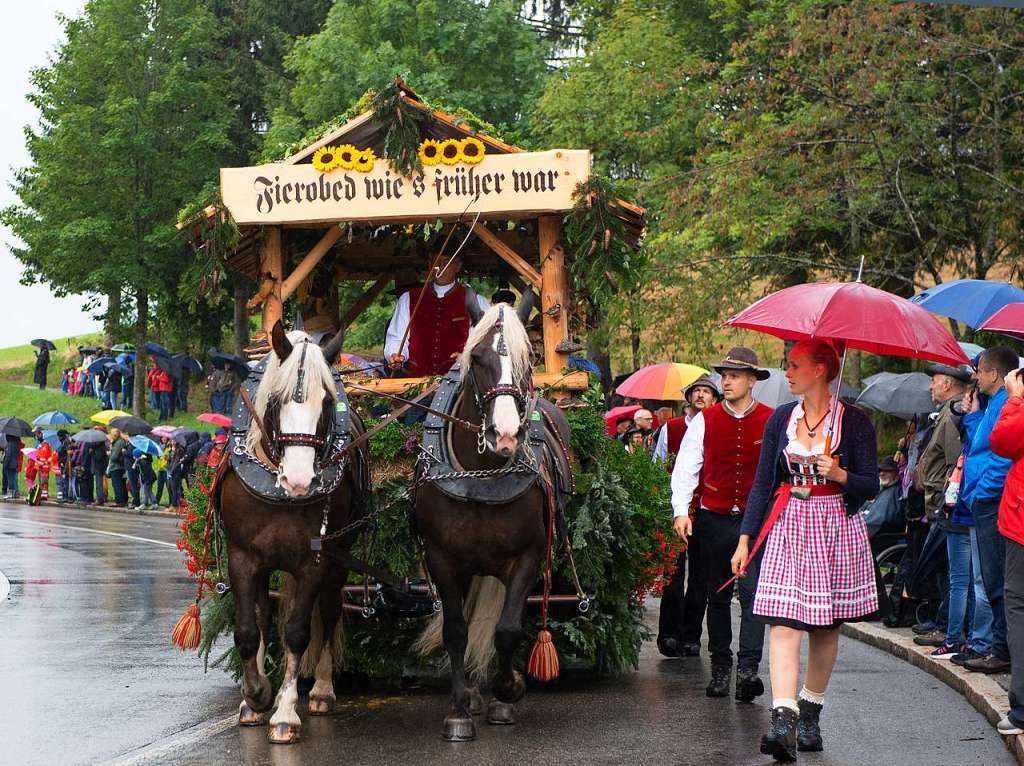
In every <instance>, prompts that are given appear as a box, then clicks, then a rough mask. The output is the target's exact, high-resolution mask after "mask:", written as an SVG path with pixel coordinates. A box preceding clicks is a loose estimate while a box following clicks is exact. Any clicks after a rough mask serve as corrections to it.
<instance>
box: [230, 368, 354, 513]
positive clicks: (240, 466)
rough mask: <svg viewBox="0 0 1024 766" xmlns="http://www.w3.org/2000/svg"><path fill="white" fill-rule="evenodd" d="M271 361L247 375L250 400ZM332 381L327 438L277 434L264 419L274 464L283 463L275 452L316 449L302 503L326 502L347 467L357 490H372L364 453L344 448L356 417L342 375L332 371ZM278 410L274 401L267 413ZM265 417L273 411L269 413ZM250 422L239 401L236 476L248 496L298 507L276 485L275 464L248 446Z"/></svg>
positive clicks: (234, 430) (233, 442)
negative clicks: (308, 488)
mask: <svg viewBox="0 0 1024 766" xmlns="http://www.w3.org/2000/svg"><path fill="white" fill-rule="evenodd" d="M268 358H269V355H268V356H267V357H264V358H263V359H261V360H260V362H259V364H257V365H255V366H254V367H253V369H252V372H251V373H250V375H249V377H248V378H247V379H246V381H245V382H244V383H243V384H242V385H243V386H244V387H245V390H246V392H247V393H248V394H249V398H250V399H252V400H255V396H256V390H257V389H258V388H259V385H260V381H261V380H263V374H264V373H265V372H266V369H267V359H268ZM332 377H333V379H334V390H335V394H336V395H337V400H336V401H333V400H331V399H330V398H329V397H328V398H326V399H325V415H324V419H327V418H328V417H329V424H328V427H327V428H326V431H325V434H324V435H323V436H318V435H315V434H312V435H311V434H282V433H279V432H276V431H275V427H274V426H272V425H270V421H272V420H275V419H276V418H274V417H267V416H266V415H265V417H264V423H265V425H266V426H267V428H268V429H269V430H270V431H271V433H270V434H268V436H269V438H270V441H271V442H272V443H271V444H270V445H269V451H268V447H267V446H264V451H267V452H268V454H267V455H266V457H267V458H268V459H269V460H271V461H275V462H276V461H277V460H279V456H278V455H277V454H276V453H277V452H278V451H283V449H284V448H285V447H288V446H306V447H313V448H314V449H315V450H316V451H317V453H316V471H315V476H314V479H313V486H312V487H311V488H310V492H309V494H308V495H307V496H305V497H303V498H302V502H303V503H310V502H316V501H319V500H323V498H324V497H325V496H326V495H329V494H330V493H331V492H333V491H334V490H335V489H337V487H338V485H339V484H340V483H341V481H342V480H343V479H344V477H345V473H346V471H348V470H349V468H351V469H352V475H353V478H354V479H355V482H356V487H357V489H358V490H360V491H363V490H365V488H366V487H368V486H369V467H368V466H367V464H366V460H365V457H364V453H363V450H360V449H353V450H349V451H348V452H347V453H345V450H346V447H348V445H349V444H351V442H352V417H353V415H352V411H351V407H350V405H349V400H348V396H347V395H346V393H345V385H344V382H343V381H342V379H341V375H340V374H339V373H338V372H332ZM301 383H302V381H301V380H300V381H298V384H297V386H296V390H302V389H301ZM299 401H301V399H300V400H299ZM274 406H275V405H274V404H273V403H271V404H269V405H268V407H267V409H268V411H269V410H271V409H273V407H274ZM328 407H331V408H333V413H327V411H326V410H327V408H328ZM267 414H270V413H269V412H268V413H267ZM251 422H252V417H251V415H250V413H249V410H248V408H247V407H246V405H245V402H244V401H242V399H241V397H239V400H238V401H237V403H236V404H235V411H234V413H233V422H232V425H231V434H230V436H229V440H228V441H229V444H230V455H231V457H230V466H231V469H232V470H233V471H234V472H235V473H236V474H237V475H238V478H239V479H240V480H241V482H242V485H243V486H244V487H245V489H246V490H247V491H248V492H249V493H250V494H252V495H255V496H256V497H258V498H260V499H261V500H265V501H268V502H272V503H288V504H295V499H294V498H292V497H290V496H289V495H288V493H287V492H286V491H285V490H284V489H282V488H281V487H279V486H277V473H278V470H277V466H276V465H271V464H270V463H267V462H264V461H263V460H261V459H260V458H259V457H258V456H256V455H253V454H252V453H250V452H249V451H248V449H247V448H246V444H245V443H246V434H247V433H248V432H249V428H250V425H251ZM322 422H323V421H322ZM271 453H275V454H271ZM343 453H345V454H343Z"/></svg>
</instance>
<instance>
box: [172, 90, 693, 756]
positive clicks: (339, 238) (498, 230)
mask: <svg viewBox="0 0 1024 766" xmlns="http://www.w3.org/2000/svg"><path fill="white" fill-rule="evenodd" d="M608 188H609V187H608V184H607V183H606V182H604V181H603V180H602V179H599V178H595V177H592V176H591V168H590V156H589V152H587V151H585V150H569V149H555V150H550V151H544V152H526V151H522V150H520V149H518V148H516V147H514V146H510V145H508V144H506V143H504V142H502V141H501V140H499V139H497V138H495V137H493V136H491V135H488V134H486V133H484V132H482V131H481V130H479V129H478V126H477V125H476V124H475V123H474V122H473V120H472V118H468V117H465V116H463V117H457V116H452V115H449V114H446V113H444V112H441V111H439V110H436V109H434V108H432V107H430V106H429V105H427V104H426V103H425V102H424V101H423V100H422V99H421V98H420V97H419V96H417V95H416V94H415V93H414V92H413V91H412V90H411V89H410V88H409V87H408V86H406V85H405V84H404V83H402V82H401V81H399V80H396V81H395V82H394V83H392V84H391V85H390V86H389V87H388V88H386V89H384V90H382V91H381V92H380V93H376V94H368V96H367V97H365V98H364V100H363V101H362V102H361V103H360V105H358V107H357V108H356V109H355V110H354V113H353V114H352V115H349V116H347V118H346V119H344V120H342V121H341V124H339V125H338V126H337V127H335V128H332V129H328V130H326V131H325V132H324V133H323V134H322V135H320V137H318V138H317V139H316V140H314V141H312V142H311V143H308V145H304V146H302V147H301V148H300V149H298V151H296V152H295V153H293V154H292V155H291V156H289V157H288V158H287V159H286V160H284V161H283V162H280V163H268V164H264V165H258V166H254V167H248V168H224V169H222V171H221V185H220V194H219V196H218V198H217V199H216V200H214V201H212V202H211V204H210V205H209V206H206V207H204V208H203V209H201V210H200V211H198V212H196V211H190V212H189V214H188V215H186V216H184V218H183V229H184V230H185V231H186V232H187V233H188V234H189V235H190V236H191V237H192V240H193V242H194V244H195V245H196V247H198V248H202V249H204V250H205V252H206V253H207V255H208V256H210V260H211V262H213V263H214V264H215V265H216V267H217V268H227V269H230V270H234V271H237V272H240V273H241V274H244V275H246V276H248V277H249V278H251V279H252V280H253V282H254V283H255V284H256V290H255V294H254V295H253V297H252V300H251V301H250V302H249V306H250V308H251V309H253V310H259V311H260V312H261V316H262V321H261V330H260V331H259V332H258V333H257V334H256V335H255V337H254V338H253V344H252V345H251V347H250V348H248V349H247V351H248V353H249V355H250V358H251V359H252V360H253V361H252V362H251V363H250V366H251V368H252V369H251V373H250V375H249V377H248V379H247V380H246V381H245V382H244V383H243V386H242V392H241V393H242V395H241V396H240V397H239V398H238V403H237V405H236V410H235V412H234V418H233V426H232V429H231V434H230V437H229V441H228V448H227V449H226V450H225V455H224V458H223V460H222V461H221V463H220V464H219V465H217V466H215V467H211V469H210V471H209V473H203V474H201V475H200V477H199V479H200V480H199V481H197V482H194V486H193V488H192V489H191V490H190V491H189V492H188V493H187V508H186V509H185V514H186V515H185V518H184V520H183V522H182V540H181V547H182V549H183V550H184V551H185V552H186V555H187V562H188V566H189V569H190V571H191V572H193V574H195V576H196V578H197V581H198V590H199V592H198V596H197V600H196V605H195V606H193V607H192V608H191V609H190V611H189V613H188V614H187V615H186V617H184V618H183V619H182V621H180V622H179V625H178V626H177V627H176V629H175V636H174V637H175V639H176V642H177V643H178V644H179V645H181V646H183V647H193V648H194V647H196V646H198V647H199V648H200V653H201V654H202V655H203V656H204V657H205V658H206V660H207V661H212V662H213V663H214V664H220V663H223V664H225V665H226V666H227V667H228V668H229V669H231V670H232V671H233V672H234V673H235V674H236V675H238V676H239V677H240V678H241V685H242V694H243V702H242V706H241V709H240V722H241V723H243V724H253V725H255V724H264V723H267V722H269V723H270V738H271V741H274V742H293V741H295V740H296V739H297V738H298V736H299V731H300V725H301V724H300V720H299V717H298V715H297V713H296V705H297V704H298V679H299V677H300V676H303V675H304V676H307V677H312V678H314V685H313V687H312V690H311V691H310V695H309V711H310V712H311V713H319V714H323V713H329V712H331V711H332V710H333V706H334V701H335V694H334V690H333V677H334V675H335V674H336V672H337V671H339V670H341V669H347V670H349V671H353V672H360V673H366V674H369V675H373V676H384V677H390V678H396V677H399V676H410V675H420V674H427V673H436V672H440V671H442V670H443V669H444V668H445V666H447V668H448V669H449V670H450V672H451V677H452V689H453V694H452V706H451V710H450V711H449V714H448V716H447V717H446V718H445V724H444V736H445V737H446V738H448V739H450V740H456V741H457V740H464V739H471V738H472V737H473V736H474V734H475V725H474V722H473V717H472V715H473V714H474V713H476V712H480V711H481V710H482V699H481V698H480V689H481V683H482V684H483V687H482V688H483V689H484V690H485V691H486V690H488V689H489V690H490V691H491V692H493V695H494V698H493V699H492V700H491V702H490V704H489V705H488V706H487V719H488V720H489V721H490V722H491V723H496V724H509V723H513V722H514V720H515V718H514V705H515V703H516V702H517V701H518V700H519V699H520V698H521V697H522V696H523V693H524V691H525V688H526V684H525V679H524V677H523V675H522V674H521V673H520V672H519V670H517V667H519V666H520V665H521V664H522V663H524V662H525V663H526V665H527V667H528V669H529V671H530V674H531V675H533V676H534V677H536V678H538V679H539V680H540V681H552V680H554V679H555V678H557V677H558V674H559V659H558V657H559V655H561V658H562V659H561V664H562V666H565V665H566V664H567V663H568V664H571V665H572V666H574V667H580V668H585V669H587V670H588V671H590V672H620V671H624V670H627V669H629V668H630V667H633V666H635V664H636V661H637V657H638V651H639V645H640V642H641V640H642V639H643V637H644V636H645V629H644V627H643V621H642V603H643V598H644V595H645V594H646V593H647V592H648V591H649V590H650V589H651V588H652V587H655V588H656V587H657V584H658V582H659V580H660V578H662V577H664V576H665V575H667V574H668V572H669V570H670V568H671V566H672V562H673V560H674V556H675V551H674V550H673V547H672V546H671V544H669V543H668V542H667V541H666V538H665V536H664V534H663V532H662V529H663V528H664V527H665V526H667V523H668V519H669V516H670V513H669V512H668V505H667V489H666V475H665V472H664V469H663V468H660V467H658V466H655V465H652V464H651V463H650V462H649V460H648V459H647V458H646V457H645V456H643V455H629V454H627V453H626V452H625V451H624V450H622V449H621V447H619V445H617V444H616V443H614V442H612V441H610V440H608V439H606V438H605V436H604V433H603V430H604V425H603V422H602V420H601V417H600V412H599V410H598V409H596V407H595V405H597V404H598V403H599V402H600V392H599V390H598V387H597V381H596V379H594V378H591V377H588V374H587V373H586V372H584V371H581V370H579V369H575V368H574V367H573V366H572V365H573V362H572V361H571V358H570V355H571V354H572V353H573V352H574V350H578V344H576V343H574V342H573V340H572V337H571V334H570V333H571V332H572V331H574V330H576V331H579V330H580V328H584V327H586V324H587V316H586V308H585V306H586V305H587V304H588V301H587V300H584V299H583V298H586V296H581V295H579V290H578V289H574V285H572V284H571V282H572V275H573V274H574V273H578V271H579V269H580V268H581V266H586V267H587V268H590V269H591V270H592V269H593V266H594V264H595V263H596V264H601V265H602V267H603V268H605V271H607V272H608V273H607V278H608V279H609V280H613V281H614V279H615V274H614V271H615V268H616V263H615V253H622V252H628V251H630V250H631V249H633V248H635V247H636V246H637V245H638V242H639V239H640V237H641V236H642V232H643V211H642V210H641V209H640V208H637V207H635V206H633V205H631V204H629V203H626V202H624V201H622V200H619V199H614V198H612V197H610V196H609V195H608V193H607V190H608ZM567 233H571V234H572V236H570V237H567V236H566V234H567ZM567 239H568V240H569V241H568V242H567V241H566V240H567ZM587 259H591V260H592V261H593V263H590V262H588V260H587ZM601 259H604V260H601ZM456 260H457V261H458V262H459V263H461V265H462V276H464V277H465V278H466V279H467V281H468V282H471V283H472V284H473V285H474V287H472V288H470V287H468V286H467V287H466V288H465V290H464V291H463V292H459V293H458V294H457V295H458V296H459V297H458V299H457V301H456V303H457V305H456V307H455V310H454V314H452V315H451V316H446V315H442V314H431V315H429V316H428V315H426V314H423V313H420V312H424V311H437V310H438V309H437V305H439V304H437V305H435V304H431V303H430V299H429V298H428V300H427V301H426V302H424V301H423V296H424V295H429V293H428V288H431V287H432V284H433V283H434V282H435V281H436V282H438V284H440V278H441V276H440V275H443V274H448V273H450V271H449V270H450V268H451V265H452V263H453V262H456ZM602 278H603V276H602ZM347 284H348V285H352V284H357V285H358V286H359V287H358V293H357V294H356V293H353V291H352V289H351V287H346V285H347ZM388 290H392V291H393V292H394V294H395V295H398V296H403V298H404V300H405V309H404V310H405V311H406V312H407V315H408V316H406V317H404V323H405V330H404V332H401V333H399V334H400V335H401V336H402V337H401V338H400V339H399V342H398V343H397V345H395V348H396V349H397V352H396V353H393V354H384V355H382V358H381V359H380V360H379V361H378V360H377V359H376V358H373V359H371V360H369V361H368V360H366V359H363V358H362V357H352V356H346V355H344V354H343V353H342V345H343V342H344V339H345V337H346V331H347V330H349V329H350V328H352V327H355V326H358V323H359V321H360V317H361V315H362V314H363V313H364V312H366V311H367V310H368V309H369V308H370V307H371V306H373V305H378V306H379V305H380V304H381V303H382V296H385V295H386V294H385V291H388ZM339 291H340V292H342V293H345V294H347V295H348V296H349V299H350V303H349V305H347V306H344V307H342V300H341V297H340V296H339ZM483 293H493V294H490V295H489V298H490V300H489V299H488V298H487V297H484V298H479V297H478V296H480V295H481V294H483ZM517 293H518V295H517ZM463 296H465V297H463ZM401 300H402V298H400V304H401ZM463 307H464V308H463ZM535 311H536V314H534V312H535ZM286 313H287V314H288V315H289V317H294V321H292V322H287V324H294V327H295V329H293V330H292V331H290V332H288V331H286V330H285V327H284V325H285V324H286V322H285V316H286ZM396 316H398V311H396ZM417 316H419V323H418V324H417ZM424 317H426V319H424ZM463 318H465V320H466V321H465V323H464V326H461V325H460V326H457V328H456V330H457V331H456V330H452V329H451V328H450V327H449V326H448V324H447V323H448V322H451V323H453V324H454V323H458V322H460V321H462V320H463ZM395 321H396V320H395V319H394V318H393V319H392V325H394V323H395ZM442 325H443V326H442ZM414 328H419V329H414ZM431 328H434V329H433V330H432V329H431ZM431 332H433V333H434V334H433V335H431ZM417 333H419V335H418V336H417ZM442 333H444V334H445V337H446V338H447V337H448V336H450V335H453V334H454V337H455V339H456V341H455V342H456V345H454V346H452V345H451V343H452V341H451V339H450V338H448V342H449V346H445V347H444V351H445V353H444V354H443V355H441V356H440V357H439V356H438V355H437V353H436V344H435V347H434V357H431V356H430V342H431V338H435V340H436V337H440V336H441V334H442ZM410 336H411V337H410ZM321 337H322V340H321V341H320V342H317V340H318V338H321ZM424 338H426V340H424ZM381 340H383V339H381ZM389 342H390V341H389ZM417 348H418V349H419V350H417ZM424 348H427V352H424V351H423V349H424ZM451 349H454V352H453V353H451V354H448V353H447V352H448V351H449V350H451ZM367 356H375V355H369V354H368V355H367ZM424 359H427V360H429V361H431V364H427V363H426V362H425V361H424ZM353 360H358V361H357V362H354V361H353ZM439 365H440V366H439ZM275 601H276V602H277V607H278V609H276V610H275V609H274V608H272V605H273V604H274V602H275ZM275 612H276V613H277V614H278V615H279V618H275ZM343 614H348V615H349V617H350V619H348V620H346V621H345V622H346V623H347V625H346V630H345V632H344V635H345V638H344V641H343V642H342V640H341V636H342V631H341V625H342V622H343V620H342V615H343ZM200 615H201V620H202V631H201V635H200V630H199V620H200ZM274 623H277V626H278V627H277V628H275V627H274ZM229 631H233V634H234V646H233V647H231V648H229V649H227V650H226V651H221V650H219V649H216V648H215V646H216V641H217V638H218V637H219V636H221V635H224V634H225V633H226V632H229ZM524 637H529V639H530V641H524V640H523V639H524ZM533 639H536V640H533ZM342 643H343V644H344V646H343V647H342ZM531 643H532V649H530V648H529V647H530V644H531ZM442 646H443V648H444V649H445V652H444V653H443V655H442V653H441V652H439V651H438V650H440V649H441V648H442ZM556 646H557V651H556ZM491 670H493V671H494V673H493V677H491V678H490V679H489V672H490V671H491ZM275 685H277V686H278V690H277V693H276V698H275V695H274V692H273V687H274V686H275Z"/></svg>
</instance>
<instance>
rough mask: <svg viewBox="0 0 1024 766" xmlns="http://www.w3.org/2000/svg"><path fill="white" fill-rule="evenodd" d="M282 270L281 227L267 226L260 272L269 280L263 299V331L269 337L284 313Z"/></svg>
mask: <svg viewBox="0 0 1024 766" xmlns="http://www.w3.org/2000/svg"><path fill="white" fill-rule="evenodd" d="M283 270H284V255H283V253H282V252H281V227H280V226H268V227H266V231H265V232H264V234H263V244H262V246H261V248H260V274H261V275H263V277H265V278H266V279H268V280H270V282H271V284H270V289H269V290H268V291H267V295H266V298H265V299H264V300H263V322H262V327H263V332H264V333H266V337H267V338H269V337H270V331H271V330H272V329H273V328H274V324H275V323H276V322H277V321H278V320H279V319H281V317H282V316H283V314H284V301H283V300H282V299H281V277H282V272H283Z"/></svg>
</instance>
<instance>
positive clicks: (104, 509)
mask: <svg viewBox="0 0 1024 766" xmlns="http://www.w3.org/2000/svg"><path fill="white" fill-rule="evenodd" d="M0 502H2V503H3V504H4V505H22V506H25V507H28V508H31V507H35V508H58V509H59V508H73V509H75V510H77V511H97V512H99V513H120V514H123V515H126V516H160V517H161V518H164V519H176V518H178V514H177V513H168V512H167V511H139V510H136V509H135V508H117V507H115V506H106V505H104V506H95V505H83V504H82V503H58V502H55V501H48V502H47V503H46V504H45V505H38V506H30V505H29V504H28V503H26V502H24V501H23V500H22V499H21V498H18V499H17V500H13V501H12V500H8V499H7V498H0Z"/></svg>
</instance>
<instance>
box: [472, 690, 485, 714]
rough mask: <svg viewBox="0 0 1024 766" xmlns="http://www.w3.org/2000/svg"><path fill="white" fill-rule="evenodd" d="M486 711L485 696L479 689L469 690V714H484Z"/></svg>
mask: <svg viewBox="0 0 1024 766" xmlns="http://www.w3.org/2000/svg"><path fill="white" fill-rule="evenodd" d="M483 712H484V696H483V695H482V694H481V693H480V690H479V689H472V690H471V691H470V692H469V714H470V715H482V714H483Z"/></svg>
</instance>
